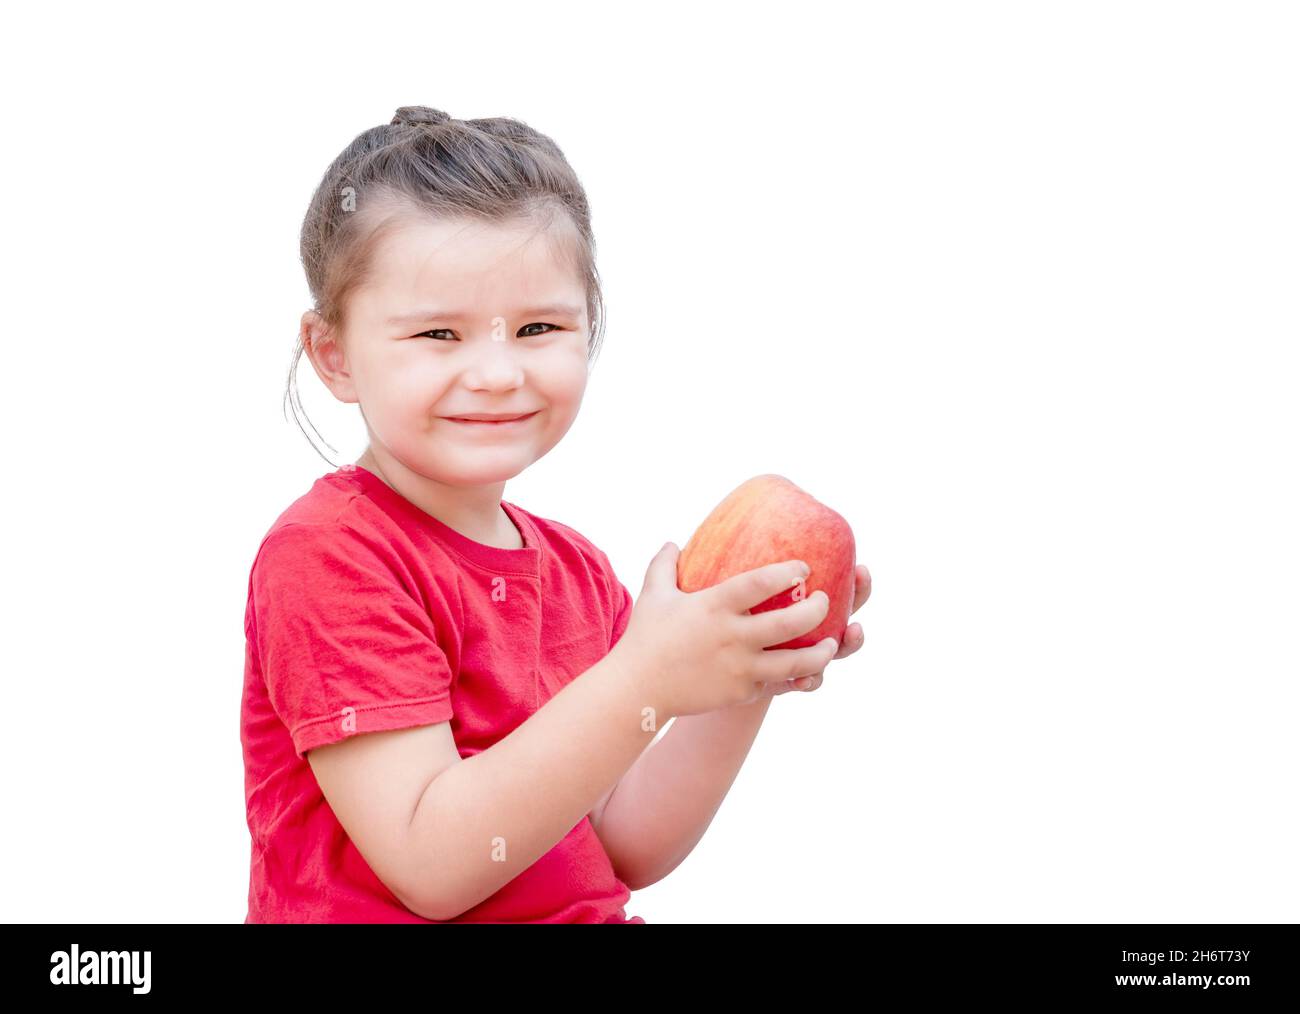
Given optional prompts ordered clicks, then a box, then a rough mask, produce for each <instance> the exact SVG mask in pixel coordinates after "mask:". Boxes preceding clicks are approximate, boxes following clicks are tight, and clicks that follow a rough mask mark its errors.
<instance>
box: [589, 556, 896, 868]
mask: <svg viewBox="0 0 1300 1014" xmlns="http://www.w3.org/2000/svg"><path fill="white" fill-rule="evenodd" d="M854 582H855V591H854V597H853V608H852V609H851V610H850V615H852V614H853V613H856V612H857V611H858V610H859V609H861V608H862V606H863V605H864V604H865V603H866V601H867V599H868V598H869V597H870V596H871V572H870V571H869V570H867V568H866V567H865V566H863V565H861V564H858V565H857V566H855V568H854ZM862 641H863V634H862V627H861V625H860V624H857V623H855V624H853V625H852V626H850V627H849V628H848V629H847V630H846V631H845V634H844V637H843V639H842V640H841V642H840V647H839V650H838V651H837V652H836V653H835V656H834V657H835V658H837V659H838V658H847V657H848V656H849V655H852V654H853V653H854V652H855V651H857V650H858V649H859V648H861V647H862ZM821 681H822V674H821V673H818V674H817V675H816V676H815V677H813V680H812V684H811V686H809V687H807V688H805V689H811V690H815V689H817V687H819V686H820V685H821ZM782 692H784V691H781V690H778V691H777V693H782ZM771 703H772V697H771V696H763V697H760V698H758V699H757V700H754V701H750V702H749V703H746V704H739V705H733V706H732V707H729V708H721V709H718V710H715V711H710V712H706V713H703V714H693V715H683V716H679V717H678V718H677V719H675V720H674V722H673V724H672V726H671V727H670V728H669V729H668V731H667V732H665V733H664V735H663V737H662V738H661V739H660V740H659V741H658V742H657V743H655V744H654V745H653V746H651V747H650V749H649V750H646V751H645V752H644V753H642V754H641V756H640V757H639V758H638V759H637V761H636V763H634V764H633V765H632V767H631V768H630V769H629V770H628V772H627V774H625V775H624V776H623V777H622V778H621V779H620V780H619V782H618V783H617V784H616V785H615V787H614V791H613V794H612V795H611V796H610V797H609V799H608V800H607V801H606V803H605V805H604V806H603V807H601V809H600V810H598V811H597V813H596V815H595V816H593V817H592V826H593V827H595V828H596V833H597V834H598V835H599V836H600V839H601V842H602V843H603V844H604V846H605V851H606V852H607V853H608V854H609V857H610V862H611V863H613V865H614V869H615V870H616V871H617V872H618V876H619V879H620V880H622V881H623V882H624V883H625V884H627V885H628V887H630V888H632V889H633V890H639V889H641V888H643V887H648V886H649V885H650V884H653V883H655V882H656V881H658V880H661V879H662V878H663V877H666V876H667V875H668V874H669V873H671V872H672V871H673V870H674V869H676V868H677V866H678V865H679V864H680V863H681V862H682V860H683V859H685V858H686V857H687V856H688V855H690V853H691V850H692V849H694V848H695V846H696V845H697V844H698V843H699V841H700V839H701V838H702V837H703V836H704V832H705V831H706V830H708V827H709V824H710V823H711V822H712V820H713V815H714V814H715V813H717V811H718V807H719V806H721V805H722V800H723V799H724V798H725V797H726V795H727V792H728V791H730V789H731V785H732V783H733V782H734V781H735V779H736V774H737V773H738V772H739V771H740V767H741V765H742V764H744V763H745V758H746V756H747V755H748V754H749V748H750V747H751V746H752V745H753V743H754V738H755V737H756V736H757V735H758V730H759V727H760V726H762V724H763V719H764V717H766V715H767V709H768V706H769V705H770V704H771Z"/></svg>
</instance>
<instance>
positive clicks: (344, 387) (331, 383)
mask: <svg viewBox="0 0 1300 1014" xmlns="http://www.w3.org/2000/svg"><path fill="white" fill-rule="evenodd" d="M299 336H300V337H301V339H302V348H303V351H304V352H305V353H306V355H307V358H308V359H310V360H311V365H312V368H313V369H315V371H316V376H318V377H320V379H321V383H323V384H324V385H325V386H326V387H328V388H329V389H330V392H331V393H332V394H333V395H334V397H336V398H337V399H338V400H339V401H342V402H347V403H349V404H350V403H353V402H356V401H358V400H359V399H358V398H357V391H356V386H355V385H354V384H353V382H352V373H351V371H350V368H349V366H348V358H347V352H346V351H345V350H344V348H343V345H342V343H341V342H340V340H339V336H338V335H336V334H332V333H331V332H330V330H329V329H328V328H327V327H326V326H325V321H324V319H323V318H322V317H321V315H320V314H319V313H317V312H316V311H315V310H308V311H307V312H306V313H304V314H303V315H302V324H301V326H300V328H299Z"/></svg>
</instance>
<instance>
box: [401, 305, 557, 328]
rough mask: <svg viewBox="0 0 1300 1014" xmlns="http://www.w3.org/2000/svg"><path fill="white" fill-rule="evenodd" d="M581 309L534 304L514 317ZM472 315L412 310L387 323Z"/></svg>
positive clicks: (551, 314)
mask: <svg viewBox="0 0 1300 1014" xmlns="http://www.w3.org/2000/svg"><path fill="white" fill-rule="evenodd" d="M581 315H582V311H581V310H580V309H579V308H578V307H576V306H570V305H568V304H564V303H554V304H551V305H549V306H534V307H530V308H528V309H526V310H517V311H515V316H516V317H579V316H581ZM470 316H473V315H472V314H468V313H457V312H454V311H449V310H432V309H431V310H413V311H412V312H410V313H402V314H398V315H397V316H396V317H389V318H388V323H389V324H390V325H392V324H420V323H423V322H424V321H427V320H465V319H466V318H467V317H470Z"/></svg>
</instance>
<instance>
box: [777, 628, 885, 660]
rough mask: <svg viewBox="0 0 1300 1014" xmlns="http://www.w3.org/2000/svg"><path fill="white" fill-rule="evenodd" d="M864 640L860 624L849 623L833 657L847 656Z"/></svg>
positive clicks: (860, 645) (859, 646) (864, 636)
mask: <svg viewBox="0 0 1300 1014" xmlns="http://www.w3.org/2000/svg"><path fill="white" fill-rule="evenodd" d="M864 641H866V635H865V634H863V632H862V624H861V623H853V624H850V625H849V629H848V630H846V631H845V632H844V640H843V641H841V642H840V650H839V651H837V652H836V653H835V657H836V658H848V656H850V655H852V654H853V653H854V652H855V651H857V650H858V649H859V648H861V647H862V645H863V642H864ZM777 643H780V642H777Z"/></svg>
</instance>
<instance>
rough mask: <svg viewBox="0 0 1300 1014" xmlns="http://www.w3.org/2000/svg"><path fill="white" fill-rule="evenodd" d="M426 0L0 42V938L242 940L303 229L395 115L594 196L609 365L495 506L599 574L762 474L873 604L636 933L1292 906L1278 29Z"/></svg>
mask: <svg viewBox="0 0 1300 1014" xmlns="http://www.w3.org/2000/svg"><path fill="white" fill-rule="evenodd" d="M468 6H469V5H462V4H411V5H409V6H407V5H388V4H383V3H368V4H363V5H358V4H326V3H321V2H313V3H311V4H303V5H299V6H295V7H292V8H291V7H289V6H288V5H264V4H259V5H248V6H245V7H242V8H241V7H234V6H231V5H222V6H220V7H213V8H211V9H210V10H209V11H208V12H207V13H203V14H195V13H188V12H185V11H183V10H181V9H177V8H173V7H169V6H161V5H160V6H157V7H141V6H136V7H131V8H129V9H127V10H119V9H115V8H103V7H92V6H90V5H86V6H83V7H72V8H69V9H66V10H62V11H60V12H59V13H57V14H52V13H48V12H45V13H41V14H38V15H33V14H32V13H30V9H29V10H28V13H20V14H11V15H9V19H8V20H7V29H6V35H7V41H6V44H5V50H6V52H5V59H4V60H0V74H2V75H3V85H4V95H5V99H4V103H5V110H4V113H5V117H4V121H5V124H6V130H5V131H4V140H3V144H4V148H5V151H4V165H5V170H6V172H5V177H6V182H5V191H6V197H7V199H6V200H5V207H4V216H3V218H4V233H5V242H4V244H3V252H2V256H3V257H4V266H3V267H4V270H3V277H4V280H5V288H6V290H7V291H6V298H5V303H4V308H5V318H6V319H5V335H4V347H5V351H6V363H5V366H6V369H5V378H6V383H5V391H4V397H3V398H2V399H0V404H2V405H3V413H4V416H3V422H4V432H5V434H6V436H7V439H8V460H9V466H8V470H7V472H6V476H7V488H6V495H5V497H4V501H5V515H6V519H5V529H6V546H5V550H4V559H5V581H4V585H3V587H4V595H5V601H4V611H3V615H4V616H5V619H6V627H7V631H6V636H5V643H6V651H7V659H6V665H5V667H4V680H5V694H4V698H5V701H4V703H5V711H6V713H7V715H8V723H7V729H6V735H4V736H3V737H0V764H2V765H3V769H4V772H5V795H6V801H5V807H4V809H5V824H6V833H5V834H4V836H3V839H0V842H2V843H0V850H2V854H0V869H3V870H4V880H5V883H4V885H3V892H2V894H3V899H4V911H3V913H0V917H2V918H3V919H4V920H6V921H28V920H30V921H38V922H44V921H64V920H67V921H126V922H130V921H145V920H159V921H180V922H207V921H215V922H240V921H242V920H243V918H244V915H245V912H246V898H247V887H248V849H249V836H248V830H247V827H246V824H245V814H244V796H243V768H242V758H241V752H240V742H239V704H240V693H241V683H242V676H243V661H244V655H243V652H244V643H243V630H242V622H243V613H244V605H245V591H246V583H247V579H248V569H249V566H250V565H251V563H252V560H253V556H254V553H255V551H256V548H257V545H258V542H259V540H260V539H261V537H262V535H263V534H264V533H265V531H266V529H267V528H268V527H269V526H270V524H271V522H272V521H273V520H274V519H275V517H276V516H277V515H278V514H279V513H280V511H282V510H283V509H284V508H285V507H286V506H287V505H288V504H289V503H290V502H291V501H292V500H293V499H295V498H296V497H298V496H300V495H301V494H302V493H304V492H305V491H306V490H307V488H308V487H309V486H310V484H311V482H312V481H313V480H314V479H315V478H316V477H317V476H319V475H321V474H323V473H324V472H326V471H330V470H332V466H331V465H330V464H328V463H326V462H325V461H324V460H322V458H321V457H319V456H318V455H317V453H316V452H315V451H314V450H313V449H312V447H311V445H310V444H309V443H308V441H307V439H306V438H305V437H304V436H303V434H302V433H301V432H300V431H299V429H298V428H297V426H296V425H295V424H294V423H293V422H292V421H287V420H286V418H285V416H284V410H283V402H282V397H283V393H284V385H285V381H286V375H287V369H288V365H289V360H290V354H291V351H292V348H293V342H294V338H295V334H296V329H297V326H298V319H299V316H300V314H301V313H302V311H303V310H304V309H306V308H307V306H308V295H307V288H306V282H305V280H304V277H303V272H302V269H301V266H300V264H299V262H298V229H299V226H300V224H301V221H302V216H303V214H304V213H305V211H306V208H307V202H308V200H309V198H310V196H311V193H312V190H313V189H314V187H315V185H316V183H317V182H318V180H319V179H320V176H321V174H322V173H323V172H324V170H325V167H326V166H327V165H328V163H329V161H330V160H331V159H332V158H333V157H334V156H335V155H336V154H337V153H338V152H339V151H340V150H341V149H342V148H343V146H344V145H345V144H346V143H347V142H348V141H350V140H351V139H352V138H353V137H354V136H355V135H356V134H358V133H360V132H361V131H362V130H364V129H366V128H368V127H371V126H374V125H376V124H380V123H386V122H387V121H388V120H389V118H390V117H391V116H392V114H393V111H394V109H395V108H396V107H398V106H400V105H430V106H434V107H437V108H440V109H444V110H446V111H447V112H449V113H450V114H451V115H452V116H454V117H459V118H473V117H482V116H494V115H504V116H513V117H516V118H518V119H522V120H524V121H526V122H527V123H529V124H531V125H532V126H534V127H536V128H537V129H539V130H541V131H543V132H544V133H547V134H549V135H550V136H551V137H553V138H554V139H555V140H556V141H557V143H559V144H560V146H561V147H562V148H563V150H564V152H565V154H566V155H567V156H568V158H569V159H570V161H571V162H572V164H573V165H574V167H575V168H576V170H577V171H578V173H579V175H580V177H581V178H582V180H583V182H584V184H585V186H586V188H587V192H588V196H589V198H590V200H591V203H592V206H593V209H594V223H595V229H596V236H597V243H598V258H599V261H598V263H599V267H600V270H601V273H602V276H603V278H604V281H605V295H606V299H607V302H608V307H609V332H608V335H607V339H606V345H605V349H604V352H603V354H602V356H601V358H600V360H599V362H598V364H597V366H596V368H595V370H594V372H593V375H592V381H591V384H590V386H589V387H588V393H587V397H586V400H585V402H584V404H583V409H582V412H581V414H580V415H579V418H578V420H577V422H576V423H575V424H574V426H573V428H572V429H571V430H570V431H569V433H568V434H567V435H566V437H565V439H564V440H563V441H562V442H561V443H560V444H559V445H558V446H557V447H556V448H555V449H554V450H553V451H552V452H551V453H550V454H549V455H547V456H546V457H545V458H543V459H542V460H540V461H538V462H537V463H535V464H534V465H533V466H532V467H531V468H529V469H528V470H527V471H526V472H525V473H524V474H522V475H520V476H519V477H518V478H517V479H515V480H512V481H511V482H510V484H509V485H508V486H507V490H506V494H505V497H506V499H507V500H510V501H512V502H515V503H519V504H521V505H522V506H524V507H526V508H528V509H529V510H531V511H533V512H534V513H537V514H540V515H542V516H544V517H550V518H555V519H557V520H561V521H564V522H565V523H567V524H569V525H571V526H573V527H575V528H577V529H578V530H579V531H581V532H583V533H584V534H586V535H587V536H588V537H589V538H591V539H592V540H593V541H594V542H595V543H596V544H597V545H599V546H601V547H602V548H604V549H605V551H606V552H607V553H608V554H609V555H610V557H611V559H612V560H613V562H614V564H615V566H616V568H617V570H618V572H619V574H620V576H621V577H622V579H623V580H624V582H625V583H626V584H627V585H628V586H629V588H631V589H632V591H633V593H634V594H635V593H636V592H638V591H639V590H640V587H641V582H642V579H643V577H644V572H645V567H646V565H647V564H648V562H649V560H650V557H651V556H652V555H653V553H654V552H655V551H656V550H657V549H658V548H659V546H660V545H662V544H663V543H664V542H665V541H667V540H670V539H671V540H673V541H676V542H677V543H678V545H679V546H680V545H684V544H685V542H686V540H687V539H688V538H689V536H690V534H691V532H692V531H693V530H694V527H695V526H696V525H697V524H698V523H699V521H700V520H702V519H703V517H704V516H705V515H706V514H707V513H708V511H709V510H711V509H712V507H713V506H714V505H715V504H716V503H717V502H718V501H719V500H720V499H721V498H722V497H723V496H724V495H725V494H726V493H727V492H728V491H730V490H731V489H732V488H733V487H735V486H736V485H738V484H739V483H740V482H741V481H743V480H745V479H747V478H749V477H750V476H752V475H756V474H759V473H763V472H776V473H780V474H782V475H785V476H786V477H788V478H790V479H791V480H792V481H794V482H795V483H797V484H799V485H800V486H802V487H803V488H804V489H806V490H808V491H809V492H811V493H813V495H815V496H816V497H817V498H818V499H820V500H822V501H823V502H825V503H827V504H829V505H830V506H832V507H834V508H835V509H836V510H838V511H839V512H840V513H841V514H843V515H844V516H845V517H846V518H847V519H848V520H849V521H850V522H851V524H852V525H853V528H854V530H855V533H856V536H857V543H858V553H859V559H860V561H861V562H863V563H866V564H867V565H868V566H869V567H870V569H871V572H872V574H873V576H874V579H875V591H874V593H873V596H872V599H871V601H870V602H869V604H868V605H867V606H866V607H865V608H864V609H863V610H862V611H861V612H860V613H859V614H858V615H857V617H855V619H857V620H860V621H861V622H862V624H863V626H864V627H865V630H866V645H865V646H864V647H863V648H862V650H861V651H860V652H858V653H857V654H856V655H854V656H853V657H852V658H850V659H846V660H843V661H839V662H835V663H833V664H832V665H831V667H830V668H829V670H828V671H827V675H826V682H825V684H824V686H823V687H822V688H821V689H820V690H818V691H817V692H816V693H813V694H804V695H799V694H789V695H786V696H784V697H781V698H779V699H777V700H776V701H775V702H774V703H773V705H772V707H771V709H770V711H769V713H768V717H767V720H766V722H765V725H764V727H763V729H762V730H761V732H760V733H759V736H758V739H757V741H756V743H755V746H754V748H753V751H752V753H751V755H750V758H749V760H748V762H747V763H746V765H745V767H744V769H743V770H742V771H741V773H740V775H739V777H738V779H737V781H736V784H735V786H734V788H733V789H732V791H731V793H730V795H729V796H728V798H727V800H726V801H725V802H724V803H723V805H722V808H721V809H720V810H719V812H718V814H717V816H716V818H715V819H714V821H713V824H712V826H711V827H710V829H709V830H708V832H707V833H706V835H705V837H704V839H703V841H702V842H701V843H700V845H699V846H698V847H697V848H696V850H695V851H694V853H693V854H692V855H691V856H690V857H689V858H687V859H686V861H685V862H684V863H683V864H682V865H681V866H680V867H679V868H678V869H677V870H676V871H675V872H673V873H672V874H671V875H670V876H669V877H668V878H667V879H665V880H663V881H661V882H660V883H658V884H656V885H654V886H652V887H650V888H648V889H646V890H644V891H640V892H637V893H635V894H634V895H633V897H632V900H631V901H630V902H629V903H628V906H627V912H628V913H629V914H631V915H641V916H642V917H643V918H645V919H646V920H647V921H648V922H651V923H664V922H669V921H674V922H704V921H736V922H749V921H760V920H763V921H777V922H780V921H792V922H811V921H818V920H825V921H863V922H931V921H933V922H1004V921H1005V922H1013V921H1042V922H1101V921H1105V922H1112V921H1113V922H1128V921H1153V922H1184V921H1208V922H1238V921H1240V922H1250V921H1265V922H1267V921H1295V920H1296V919H1297V917H1300V879H1298V876H1297V864H1296V855H1297V851H1298V849H1300V842H1298V841H1297V831H1298V830H1300V823H1298V818H1297V811H1296V776H1297V738H1296V724H1297V704H1300V692H1298V691H1297V686H1296V676H1297V654H1298V653H1297V646H1296V617H1297V607H1298V606H1300V591H1297V581H1296V575H1297V568H1298V565H1300V552H1297V550H1298V544H1297V543H1298V539H1297V517H1300V496H1298V495H1297V492H1298V491H1297V468H1296V464H1297V454H1296V436H1297V433H1300V426H1298V423H1300V420H1298V419H1297V414H1298V411H1297V401H1296V397H1295V390H1296V386H1297V352H1296V348H1297V345H1296V342H1297V337H1298V335H1297V316H1298V307H1300V301H1298V300H1297V285H1296V279H1297V270H1298V269H1300V253H1298V250H1297V237H1298V236H1300V214H1298V212H1300V202H1298V200H1297V193H1298V190H1300V188H1298V187H1297V180H1300V144H1298V143H1297V130H1296V125H1297V111H1298V110H1297V106H1298V105H1300V102H1298V101H1297V100H1298V98H1300V67H1298V65H1297V61H1296V59H1295V54H1296V52H1297V47H1298V44H1300V31H1298V30H1297V29H1298V28H1300V21H1298V19H1297V14H1296V13H1295V8H1294V7H1293V6H1291V5H1288V4H1267V3H1246V4H1242V3H1226V2H1225V3H1188V2H1181V3H1133V2H1127V3H1099V2H1095V0H1094V2H1089V3H981V4H967V3H951V4H949V3H943V4H939V3H908V4H852V5H850V4H848V3H800V4H792V5H779V6H777V5H762V4H758V5H756V4H753V3H744V4H741V3H727V4H723V3H703V2H701V3H688V4H678V5H675V6H674V5H672V4H667V5H665V4H657V5H655V6H654V7H653V8H651V7H641V8H636V9H635V11H633V10H631V9H628V10H623V9H615V8H614V7H613V5H603V4H601V5H598V4H595V3H592V4H572V3H570V4H566V3H551V4H546V5H537V4H531V3H528V4H501V3H494V4H491V5H489V6H488V7H487V8H483V9H482V13H479V14H473V13H466V11H467V9H468ZM299 379H300V390H301V392H302V398H303V401H304V404H305V406H306V408H307V412H308V414H309V416H310V418H311V419H312V421H313V422H314V423H315V424H316V426H317V427H318V428H319V429H320V431H321V433H322V434H323V435H324V437H325V438H326V439H327V440H328V441H329V442H330V444H332V445H333V447H334V448H336V449H337V452H338V453H337V454H330V458H331V461H333V462H334V463H342V462H346V461H353V460H355V459H356V457H357V456H358V455H359V454H360V453H361V451H362V450H363V449H364V429H363V426H362V422H361V419H360V417H359V415H358V414H357V409H356V407H355V406H351V405H349V406H344V405H341V404H338V403H335V402H333V401H332V398H331V396H330V395H329V393H328V392H327V391H326V390H325V388H324V387H323V386H322V385H321V384H320V382H319V380H318V379H317V378H316V376H315V374H314V372H313V371H312V370H311V367H310V364H309V363H308V362H307V361H306V360H305V359H304V360H303V361H302V364H301V367H300V371H299ZM326 453H327V454H328V453H330V452H328V451H327V452H326Z"/></svg>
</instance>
